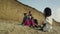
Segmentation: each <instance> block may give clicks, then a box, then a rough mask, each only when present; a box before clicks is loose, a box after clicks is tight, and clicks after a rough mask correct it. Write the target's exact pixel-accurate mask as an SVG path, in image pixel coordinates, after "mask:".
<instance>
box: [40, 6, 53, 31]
mask: <svg viewBox="0 0 60 34" xmlns="http://www.w3.org/2000/svg"><path fill="white" fill-rule="evenodd" d="M44 15H45V20H44V21H43V23H42V24H43V26H42V28H41V29H42V30H43V31H51V29H52V16H51V15H52V14H51V9H50V8H49V7H47V8H45V10H44Z"/></svg>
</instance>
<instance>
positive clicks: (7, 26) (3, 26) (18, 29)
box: [0, 20, 60, 34]
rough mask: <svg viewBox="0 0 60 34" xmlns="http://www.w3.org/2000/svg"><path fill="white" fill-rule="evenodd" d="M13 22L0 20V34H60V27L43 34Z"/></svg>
mask: <svg viewBox="0 0 60 34" xmlns="http://www.w3.org/2000/svg"><path fill="white" fill-rule="evenodd" d="M13 22H14V21H4V20H0V34H60V26H54V27H53V30H52V32H43V31H40V30H36V29H35V28H30V27H27V26H23V25H18V24H19V23H17V22H14V23H13Z"/></svg>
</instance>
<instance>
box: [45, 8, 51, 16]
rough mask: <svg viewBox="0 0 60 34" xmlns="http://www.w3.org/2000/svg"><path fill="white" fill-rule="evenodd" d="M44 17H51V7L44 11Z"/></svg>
mask: <svg viewBox="0 0 60 34" xmlns="http://www.w3.org/2000/svg"><path fill="white" fill-rule="evenodd" d="M44 15H45V17H48V16H51V9H50V8H49V7H46V8H45V9H44Z"/></svg>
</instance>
